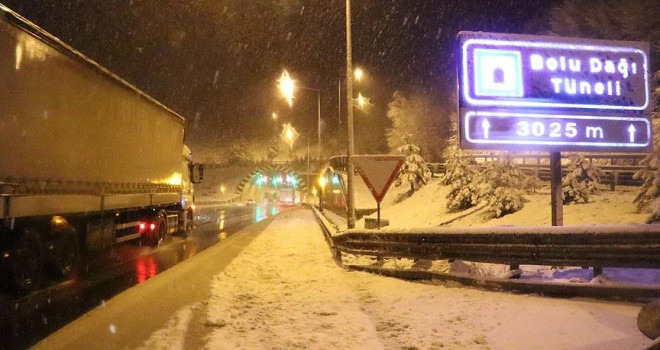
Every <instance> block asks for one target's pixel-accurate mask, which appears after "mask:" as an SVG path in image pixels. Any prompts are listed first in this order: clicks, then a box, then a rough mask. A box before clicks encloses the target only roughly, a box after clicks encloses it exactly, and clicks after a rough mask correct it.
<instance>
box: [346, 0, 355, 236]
mask: <svg viewBox="0 0 660 350" xmlns="http://www.w3.org/2000/svg"><path fill="white" fill-rule="evenodd" d="M351 45H352V44H351V0H346V104H347V107H348V108H347V109H346V113H347V117H346V118H347V124H348V154H347V156H348V159H347V164H348V166H347V171H348V184H347V187H348V200H347V202H348V203H347V205H346V206H347V208H346V209H347V211H348V213H347V215H348V228H355V190H354V187H353V186H354V174H355V168H354V166H353V159H351V157H353V153H354V152H355V149H354V145H353V136H354V135H353V101H352V100H353V59H352V50H351Z"/></svg>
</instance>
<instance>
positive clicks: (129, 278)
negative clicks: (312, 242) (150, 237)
mask: <svg viewBox="0 0 660 350" xmlns="http://www.w3.org/2000/svg"><path fill="white" fill-rule="evenodd" d="M278 212H279V209H278V208H277V206H261V205H259V206H213V205H211V206H199V207H198V210H197V213H196V218H195V228H194V229H193V231H192V233H191V234H190V235H188V237H187V238H185V239H184V238H182V237H176V236H175V237H171V238H170V239H169V240H168V241H167V242H165V243H164V244H163V245H162V246H160V247H158V248H150V247H141V246H139V245H138V244H137V243H136V242H126V243H122V244H120V245H118V246H116V247H115V248H114V249H113V250H109V251H104V252H101V253H98V252H97V253H95V254H94V256H87V257H85V258H84V260H83V264H82V265H83V268H82V270H83V271H80V272H79V273H78V276H76V277H75V278H72V279H70V280H67V281H64V282H61V283H52V284H51V285H48V286H46V287H45V288H43V289H42V290H39V291H37V292H34V293H31V294H29V295H27V296H25V297H21V298H16V297H13V296H10V295H0V334H2V336H1V337H0V349H24V348H28V347H30V346H31V345H34V344H35V343H37V342H38V341H40V340H41V339H43V338H45V337H46V336H48V335H49V334H51V333H52V332H55V331H57V330H58V329H59V328H61V327H63V326H65V325H66V324H67V323H69V322H71V321H73V320H75V319H76V318H78V317H80V316H81V315H83V314H84V313H86V312H87V311H89V310H91V309H92V308H94V307H97V306H98V305H101V304H102V303H104V302H105V301H106V300H108V299H110V298H112V297H113V296H114V295H117V294H119V293H121V292H122V291H124V290H126V289H129V288H131V287H133V286H135V285H136V284H139V283H142V282H144V281H146V280H148V279H149V278H151V277H153V276H155V275H156V274H158V273H160V272H162V271H165V270H167V269H168V268H170V267H172V266H174V265H176V264H178V263H180V262H182V261H184V260H186V259H189V258H191V257H193V256H195V255H196V254H197V253H199V252H201V251H203V250H205V249H207V248H208V247H210V246H213V245H214V244H222V240H223V239H226V238H227V237H230V236H231V235H232V234H234V233H236V232H238V231H240V230H242V229H243V228H245V227H247V226H248V225H250V224H252V223H255V222H259V221H261V220H263V219H265V218H267V217H269V216H272V215H275V214H277V213H278Z"/></svg>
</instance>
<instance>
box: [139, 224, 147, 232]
mask: <svg viewBox="0 0 660 350" xmlns="http://www.w3.org/2000/svg"><path fill="white" fill-rule="evenodd" d="M146 229H147V224H146V223H144V222H141V223H140V233H142V232H144V230H146Z"/></svg>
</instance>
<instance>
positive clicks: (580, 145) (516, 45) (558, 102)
mask: <svg viewBox="0 0 660 350" xmlns="http://www.w3.org/2000/svg"><path fill="white" fill-rule="evenodd" d="M459 40H460V42H461V62H460V74H459V108H460V116H461V119H460V132H461V147H463V148H475V149H535V150H550V151H562V150H571V151H587V150H589V151H617V152H618V151H622V152H626V151H627V152H640V151H644V150H646V149H648V148H649V147H651V143H652V141H651V140H652V138H651V127H650V120H649V113H648V112H649V105H650V97H649V95H650V92H649V91H650V90H649V74H648V54H647V52H648V44H647V43H641V42H620V41H604V40H582V39H569V38H559V37H548V36H528V35H511V34H494V33H482V32H478V33H475V32H461V33H459Z"/></svg>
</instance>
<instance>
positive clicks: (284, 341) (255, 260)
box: [143, 209, 651, 349]
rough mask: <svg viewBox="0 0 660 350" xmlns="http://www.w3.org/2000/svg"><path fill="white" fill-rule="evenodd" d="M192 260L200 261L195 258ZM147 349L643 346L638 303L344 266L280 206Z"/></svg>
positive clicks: (308, 224) (312, 229)
mask: <svg viewBox="0 0 660 350" xmlns="http://www.w3.org/2000/svg"><path fill="white" fill-rule="evenodd" d="M192 262H194V259H193V260H192ZM212 278H213V281H212V284H211V286H212V287H211V288H212V290H211V293H210V295H211V297H210V299H208V300H206V301H203V302H201V303H195V304H193V305H185V306H183V307H182V308H181V309H180V310H179V311H178V312H177V313H176V314H173V315H172V316H171V318H170V321H169V323H168V326H167V327H165V328H163V329H160V330H159V331H157V332H155V333H153V334H152V335H151V336H150V337H149V339H145V341H144V343H143V345H144V348H148V349H154V348H163V349H164V348H167V349H172V348H197V347H201V346H205V347H206V348H209V349H489V348H490V349H641V348H644V347H645V346H647V345H648V344H650V343H651V341H650V340H649V339H647V338H646V337H644V335H642V334H641V333H640V332H639V331H638V330H637V327H636V316H637V313H638V312H639V309H640V306H639V305H633V304H626V303H615V302H602V301H596V300H587V299H552V298H544V297H539V296H533V295H514V294H507V293H497V292H488V291H480V290H475V289H469V288H465V287H458V286H457V287H448V286H433V285H426V284H419V283H411V282H406V281H400V280H396V279H391V278H385V277H380V276H375V275H371V274H367V273H362V272H349V271H345V270H343V269H341V268H339V267H338V266H337V265H335V264H334V262H333V260H332V259H331V256H330V253H329V251H328V249H327V246H326V243H325V241H324V240H323V236H322V234H321V231H320V229H319V228H318V226H317V224H316V222H315V220H314V217H313V214H312V213H311V211H309V210H307V209H293V210H287V211H284V212H283V213H281V214H280V215H279V216H278V217H276V218H275V220H274V221H273V222H272V223H271V224H270V226H269V227H268V228H267V229H266V230H265V231H263V232H262V233H261V234H260V235H259V236H258V237H257V238H256V239H255V240H254V241H252V243H251V244H250V245H249V246H248V247H247V249H245V250H244V251H243V252H242V253H241V254H240V255H239V256H238V257H237V258H236V259H234V260H233V261H232V262H231V264H230V265H229V266H227V268H226V269H225V270H224V271H223V272H222V273H220V274H218V275H216V276H213V277H212Z"/></svg>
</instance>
